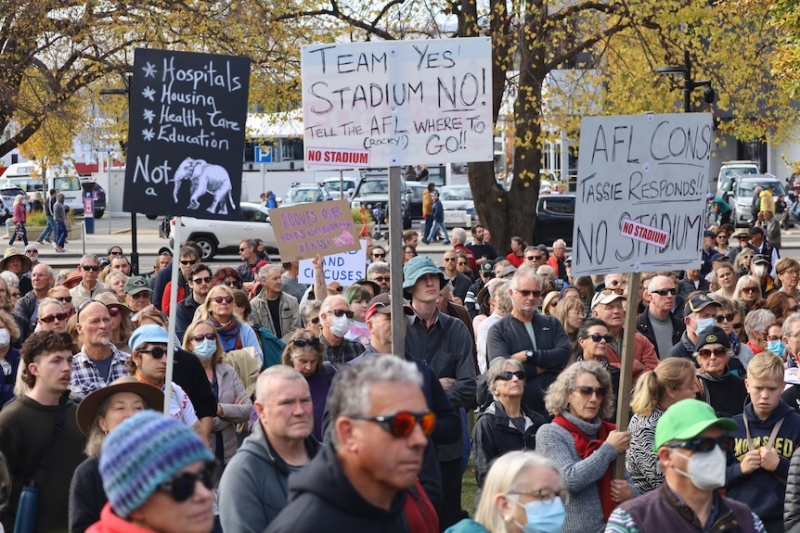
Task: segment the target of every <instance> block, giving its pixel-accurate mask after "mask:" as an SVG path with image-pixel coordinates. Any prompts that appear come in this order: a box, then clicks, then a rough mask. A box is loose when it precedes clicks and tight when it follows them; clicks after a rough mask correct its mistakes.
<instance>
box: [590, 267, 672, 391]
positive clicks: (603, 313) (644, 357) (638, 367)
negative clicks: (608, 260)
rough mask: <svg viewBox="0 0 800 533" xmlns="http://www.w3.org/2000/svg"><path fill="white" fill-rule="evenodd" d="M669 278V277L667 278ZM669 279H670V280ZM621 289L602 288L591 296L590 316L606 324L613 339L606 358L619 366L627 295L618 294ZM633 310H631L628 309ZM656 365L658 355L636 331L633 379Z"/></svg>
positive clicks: (634, 337) (610, 362) (612, 364)
mask: <svg viewBox="0 0 800 533" xmlns="http://www.w3.org/2000/svg"><path fill="white" fill-rule="evenodd" d="M668 279H669V278H668ZM670 281H671V280H670ZM617 291H619V292H621V291H622V289H620V288H616V289H610V288H609V289H603V290H602V291H600V292H598V293H595V295H594V297H593V298H592V316H594V317H595V318H599V319H600V320H602V321H603V322H605V323H606V326H608V332H609V333H610V334H611V336H612V337H613V339H614V340H612V341H611V342H610V343H608V348H607V351H606V359H607V360H608V364H610V365H611V366H614V367H616V368H619V367H620V365H621V364H622V356H621V355H622V339H623V337H624V336H625V332H624V329H625V328H624V327H623V326H624V325H625V301H626V300H627V297H626V296H625V295H624V294H619V293H618V292H617ZM630 312H633V310H630ZM670 348H671V346H670ZM656 366H658V355H656V351H655V349H654V348H653V345H652V344H651V343H650V341H649V340H647V337H645V336H644V335H642V334H641V333H639V332H638V331H637V332H636V333H634V335H633V380H634V382H635V381H636V379H637V378H638V377H639V376H640V375H641V374H642V372H646V371H648V370H653V369H654V368H655V367H656Z"/></svg>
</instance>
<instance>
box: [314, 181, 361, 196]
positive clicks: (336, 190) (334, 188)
mask: <svg viewBox="0 0 800 533" xmlns="http://www.w3.org/2000/svg"><path fill="white" fill-rule="evenodd" d="M321 185H322V188H323V189H325V190H326V191H328V193H329V194H330V195H331V198H333V199H334V200H349V199H350V195H352V194H353V191H354V190H356V179H355V178H352V177H350V176H344V177H343V178H342V179H341V181H340V180H339V176H336V177H333V178H327V179H325V180H323V181H322V184H321ZM342 186H344V190H343V191H342V190H340V187H342Z"/></svg>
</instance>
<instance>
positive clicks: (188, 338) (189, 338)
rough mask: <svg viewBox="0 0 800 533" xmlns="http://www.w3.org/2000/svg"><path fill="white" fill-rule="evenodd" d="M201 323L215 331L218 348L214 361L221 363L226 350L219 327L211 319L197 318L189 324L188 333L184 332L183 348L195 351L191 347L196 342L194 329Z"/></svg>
mask: <svg viewBox="0 0 800 533" xmlns="http://www.w3.org/2000/svg"><path fill="white" fill-rule="evenodd" d="M200 324H205V325H206V326H208V327H210V328H211V329H212V330H213V331H214V337H215V338H214V342H215V343H216V344H217V349H216V351H215V352H214V356H213V357H212V362H214V363H221V362H222V356H223V355H224V353H225V351H224V350H223V349H222V343H220V341H219V335H218V334H217V327H216V326H215V325H214V324H213V323H212V322H211V321H209V320H197V321H195V322H192V323H191V324H189V327H188V328H186V333H184V334H183V349H184V350H186V351H187V352H191V353H194V350H193V349H192V348H191V346H192V344H193V343H194V338H193V337H194V330H195V329H197V326H199V325H200Z"/></svg>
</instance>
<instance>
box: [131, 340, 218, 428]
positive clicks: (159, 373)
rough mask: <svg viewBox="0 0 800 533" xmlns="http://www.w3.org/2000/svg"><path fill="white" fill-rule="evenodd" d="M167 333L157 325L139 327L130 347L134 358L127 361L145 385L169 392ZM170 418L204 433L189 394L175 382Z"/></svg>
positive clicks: (136, 376)
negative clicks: (167, 380)
mask: <svg viewBox="0 0 800 533" xmlns="http://www.w3.org/2000/svg"><path fill="white" fill-rule="evenodd" d="M167 341H168V333H167V330H166V329H164V328H162V327H161V326H156V325H155V324H145V325H143V326H139V327H138V328H136V329H135V330H134V332H133V335H131V340H130V341H129V342H128V346H129V347H130V349H131V358H130V359H129V360H128V362H127V365H128V372H129V373H130V374H131V375H132V376H133V377H135V378H136V379H137V380H138V381H140V382H142V383H147V384H149V385H153V386H154V387H157V388H158V389H159V390H160V391H162V392H164V391H165V390H166V384H165V382H164V380H165V378H166V376H167ZM169 404H170V409H169V414H170V417H172V418H174V419H175V420H178V421H180V422H181V423H182V424H184V425H185V426H187V427H190V428H192V429H193V430H195V431H196V432H197V433H198V434H202V428H201V427H200V422H199V420H198V419H197V414H196V413H195V410H194V405H192V401H191V400H190V399H189V395H188V394H186V392H185V391H184V390H183V389H182V388H181V387H180V386H179V385H178V384H177V383H175V382H174V381H173V382H172V395H171V397H170V399H169Z"/></svg>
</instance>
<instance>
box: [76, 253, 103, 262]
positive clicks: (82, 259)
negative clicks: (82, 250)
mask: <svg viewBox="0 0 800 533" xmlns="http://www.w3.org/2000/svg"><path fill="white" fill-rule="evenodd" d="M87 259H89V260H90V261H94V262H95V263H97V264H100V259H98V258H97V256H96V255H95V254H85V255H84V256H83V257H81V262H80V264H81V265H82V264H83V262H84V261H86V260H87Z"/></svg>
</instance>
